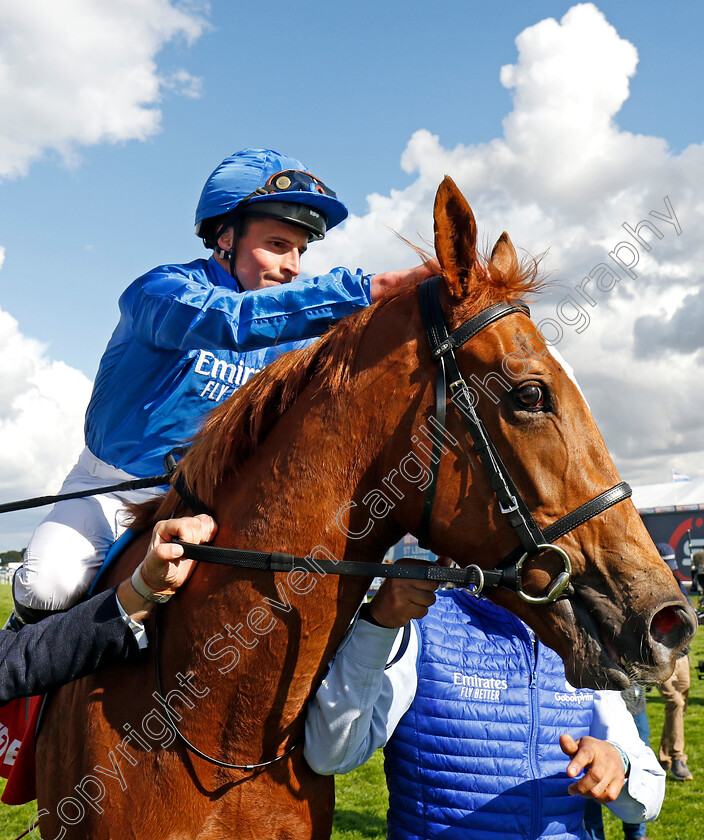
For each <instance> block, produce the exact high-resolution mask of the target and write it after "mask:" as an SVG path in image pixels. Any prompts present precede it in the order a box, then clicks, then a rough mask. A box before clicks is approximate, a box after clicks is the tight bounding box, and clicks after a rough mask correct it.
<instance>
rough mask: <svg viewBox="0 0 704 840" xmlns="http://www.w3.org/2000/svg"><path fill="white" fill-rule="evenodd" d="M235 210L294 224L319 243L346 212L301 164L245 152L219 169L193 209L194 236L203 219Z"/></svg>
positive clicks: (255, 151) (266, 152)
mask: <svg viewBox="0 0 704 840" xmlns="http://www.w3.org/2000/svg"><path fill="white" fill-rule="evenodd" d="M274 176H276V177H274ZM233 211H239V213H240V214H241V215H243V216H244V215H247V216H259V215H261V216H272V217H274V218H277V219H280V220H281V221H285V222H289V223H290V224H295V225H298V226H299V227H303V228H305V229H306V230H307V231H308V232H309V233H310V235H311V237H312V238H313V239H322V238H323V237H324V236H325V233H326V232H327V231H328V230H330V229H331V228H334V227H335V225H339V224H340V222H342V221H343V220H344V219H346V218H347V208H346V207H345V205H344V204H343V203H342V202H341V201H340V200H339V199H338V198H337V196H336V195H335V193H334V191H333V190H331V189H330V188H329V187H327V186H326V185H325V184H324V183H323V182H322V181H321V180H320V179H318V178H316V177H315V176H314V175H311V174H310V173H309V172H307V171H306V168H305V166H304V165H303V164H302V163H301V162H300V161H299V160H296V159H295V158H292V157H288V156H287V155H282V154H279V153H278V152H275V151H273V149H243V150H242V151H239V152H235V153H234V154H233V155H230V156H229V157H227V158H225V160H224V161H223V162H222V163H221V164H220V165H219V166H218V167H217V169H216V170H215V171H214V172H213V173H212V174H211V175H210V177H209V178H208V180H207V181H206V182H205V186H204V187H203V192H202V193H201V196H200V201H199V202H198V207H197V208H196V228H195V232H196V236H201V237H202V236H203V224H202V223H203V222H204V221H205V220H206V219H212V218H214V217H217V216H223V215H225V214H227V213H233ZM234 215H237V213H235V214H234Z"/></svg>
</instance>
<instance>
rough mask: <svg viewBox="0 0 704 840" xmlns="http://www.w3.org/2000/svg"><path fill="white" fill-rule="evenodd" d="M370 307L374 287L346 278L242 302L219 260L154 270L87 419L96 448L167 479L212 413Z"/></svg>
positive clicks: (126, 314)
mask: <svg viewBox="0 0 704 840" xmlns="http://www.w3.org/2000/svg"><path fill="white" fill-rule="evenodd" d="M370 302H371V296H370V283H369V277H365V276H363V275H362V272H361V271H357V272H355V273H352V272H350V271H348V270H347V269H346V268H335V269H333V270H332V271H331V272H330V273H329V274H326V275H324V276H322V277H316V278H313V279H312V280H295V281H293V282H292V283H288V284H286V285H283V286H278V287H275V288H268V289H263V290H260V291H255V292H239V291H238V289H237V288H236V284H235V282H234V280H233V279H232V277H230V275H229V273H228V272H227V271H225V270H224V269H223V268H222V267H221V266H220V265H219V264H218V263H217V261H216V260H215V259H214V258H213V257H211V258H210V259H209V260H195V261H194V262H191V263H188V264H186V265H164V266H160V267H158V268H155V269H153V270H152V271H150V272H148V273H147V274H145V275H144V276H142V277H140V278H138V279H137V280H135V281H134V283H132V285H130V286H129V287H128V288H127V289H126V290H125V292H124V293H123V295H122V296H121V298H120V316H121V317H120V321H119V323H118V325H117V327H116V329H115V332H114V333H113V335H112V338H111V339H110V342H109V343H108V346H107V348H106V350H105V353H104V354H103V358H102V359H101V362H100V367H99V369H98V374H97V376H96V379H95V384H94V386H93V394H92V396H91V400H90V404H89V406H88V411H87V413H86V422H85V435H86V443H87V445H88V448H89V449H90V450H91V451H92V452H93V454H94V455H96V456H97V457H98V458H100V459H101V460H103V461H105V462H106V463H108V464H111V465H112V466H114V467H118V468H119V469H122V470H125V471H126V472H128V473H130V474H132V475H135V476H139V477H145V476H151V475H155V474H156V475H158V474H160V473H161V472H162V471H163V459H164V455H165V454H166V453H167V452H169V451H170V450H171V449H173V448H174V447H176V446H179V445H182V444H184V443H186V442H187V441H188V440H189V439H190V438H191V437H192V436H193V435H194V434H195V432H196V431H197V430H198V427H199V424H200V421H201V419H202V417H203V414H204V413H205V412H206V411H207V410H208V409H210V408H213V407H214V406H215V405H217V404H218V403H220V402H221V401H222V400H224V399H226V398H227V397H229V396H230V395H231V394H233V393H234V392H235V391H236V390H237V389H238V388H239V387H240V386H241V385H243V384H244V383H245V382H246V381H247V380H248V379H249V378H250V377H251V376H252V375H253V374H254V373H256V372H257V371H259V370H261V369H262V368H264V367H266V365H268V364H270V363H271V362H272V361H273V360H274V359H275V358H277V357H278V356H279V355H280V354H282V353H284V352H286V351H288V350H292V349H295V348H297V347H303V346H305V344H307V343H308V342H309V341H310V340H311V339H313V338H315V337H316V336H319V335H321V334H322V333H323V332H325V330H326V329H327V328H328V326H330V324H332V323H333V322H335V321H337V320H339V319H340V318H343V317H345V316H346V315H350V314H351V313H353V312H355V311H357V310H359V309H361V308H363V307H365V306H367V305H368V304H369V303H370Z"/></svg>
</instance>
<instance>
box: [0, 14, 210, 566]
mask: <svg viewBox="0 0 704 840" xmlns="http://www.w3.org/2000/svg"><path fill="white" fill-rule="evenodd" d="M206 11H207V3H206V2H205V1H204V0H191V2H182V3H179V2H178V0H120V2H114V0H61V2H58V3H51V2H44V1H43V0H22V2H19V3H18V2H15V1H14V0H0V19H1V20H2V26H1V27H0V114H2V119H1V120H0V179H2V178H9V177H18V176H22V175H25V174H26V173H27V171H28V169H29V167H30V166H31V164H32V163H33V162H34V161H36V160H38V159H39V158H40V157H41V156H42V155H43V154H45V153H46V152H48V151H50V150H53V151H55V152H58V153H59V154H60V155H61V156H62V157H63V158H64V160H66V161H68V162H72V161H73V160H75V157H76V155H77V150H78V149H79V148H80V147H81V146H90V145H94V144H96V143H118V142H124V141H126V140H133V139H134V140H144V139H145V138H147V137H149V136H151V135H153V134H154V133H155V132H156V131H158V129H159V121H160V118H161V113H160V111H159V103H160V100H161V96H162V91H164V90H169V91H175V92H177V93H178V94H181V95H184V96H188V97H196V96H198V95H199V94H200V80H199V79H197V78H194V77H193V76H191V75H190V74H189V73H188V72H187V71H186V70H184V69H180V68H173V69H171V70H169V71H168V72H165V73H162V72H160V71H159V69H158V67H157V65H156V56H157V54H158V53H159V51H160V50H161V49H162V48H163V47H164V46H165V45H166V44H167V43H169V42H171V41H174V40H175V39H179V38H181V39H184V40H185V41H186V42H188V43H190V42H192V41H194V40H195V39H196V38H198V37H199V36H200V35H201V33H202V32H203V31H204V30H205V28H206V26H207V24H206V21H205V19H204V17H203V14H204V13H205V12H206ZM4 256H5V250H4V248H2V247H1V246H0V268H1V267H2V263H3V261H4ZM90 389H91V383H90V382H89V380H88V379H86V377H85V376H84V375H83V374H82V373H80V372H79V371H77V370H74V369H73V368H70V367H68V366H67V365H65V364H64V363H63V362H60V361H53V360H51V359H49V358H48V357H47V356H46V353H45V349H44V347H43V346H42V345H41V344H39V343H38V342H36V341H34V340H32V339H29V338H26V337H25V336H23V335H22V334H21V333H20V331H19V329H18V325H17V322H16V321H15V320H14V318H12V317H11V316H10V315H9V314H8V313H6V312H3V311H2V310H0V440H2V447H0V494H1V496H2V498H4V499H17V498H22V497H23V496H27V495H41V494H44V493H54V492H56V491H57V490H58V488H59V486H60V484H61V482H62V480H63V478H64V477H65V475H66V473H67V472H68V470H69V469H70V467H71V466H72V464H73V463H74V462H75V459H76V456H77V455H78V453H79V451H80V449H81V448H82V446H83V415H84V413H85V408H86V405H87V402H88V398H89V396H90ZM45 510H46V509H39V510H37V511H35V512H28V513H22V514H6V515H3V519H2V525H3V536H2V538H0V539H2V543H3V544H2V545H0V549H4V548H19V547H21V545H22V544H23V543H26V539H27V534H28V532H29V531H31V529H32V527H33V525H35V524H36V522H37V521H38V520H39V519H40V518H41V516H42V515H43V512H44V511H45Z"/></svg>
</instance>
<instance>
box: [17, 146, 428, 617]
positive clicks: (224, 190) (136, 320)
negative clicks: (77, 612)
mask: <svg viewBox="0 0 704 840" xmlns="http://www.w3.org/2000/svg"><path fill="white" fill-rule="evenodd" d="M346 217H347V208H346V207H345V205H344V204H343V203H342V202H341V201H340V200H339V199H338V198H337V196H336V194H335V192H334V190H332V189H331V188H330V187H328V186H327V185H326V184H325V183H324V182H323V181H322V180H321V179H320V178H317V177H316V176H314V175H311V174H310V173H309V172H308V171H306V167H305V166H304V164H303V163H301V162H300V161H299V160H296V159H295V158H292V157H288V156H287V155H282V154H280V153H279V152H275V151H273V150H272V149H244V150H242V151H239V152H235V153H234V154H233V155H230V156H229V157H228V158H226V159H225V160H224V161H222V163H220V165H219V166H218V167H217V168H216V169H215V171H214V172H213V173H212V174H211V175H210V177H209V178H208V180H207V181H206V183H205V186H204V187H203V191H202V193H201V197H200V200H199V202H198V206H197V209H196V216H195V221H196V228H195V232H196V235H197V236H198V237H199V238H200V239H201V240H202V242H203V244H204V245H205V247H206V248H207V249H208V250H210V251H211V252H212V254H211V256H210V258H209V259H207V260H204V259H202V260H194V261H193V262H190V263H187V264H186V265H172V264H168V265H162V266H159V267H158V268H154V269H152V270H151V271H149V272H147V273H146V274H144V275H143V276H142V277H139V278H138V279H137V280H135V281H134V282H133V283H132V284H131V285H130V286H129V287H128V288H127V289H126V290H125V292H124V293H123V294H122V296H121V297H120V321H119V323H118V325H117V327H116V329H115V331H114V333H113V335H112V337H111V339H110V341H109V343H108V346H107V348H106V350H105V353H104V354H103V357H102V359H101V361H100V366H99V369H98V373H97V376H96V379H95V384H94V386H93V393H92V396H91V399H90V403H89V405H88V410H87V412H86V420H85V437H86V447H85V449H84V450H83V452H82V453H81V455H80V457H79V459H78V463H77V464H76V466H75V467H74V468H73V469H72V471H71V472H70V474H69V475H68V477H67V478H66V480H65V482H64V484H63V487H62V488H61V492H62V493H71V492H75V491H81V490H88V489H97V488H100V487H103V486H106V485H111V484H119V483H122V482H127V481H130V480H132V479H134V478H149V477H152V476H158V475H160V474H162V473H163V472H164V457H165V456H166V455H167V454H168V453H170V452H171V451H172V450H174V449H176V448H178V447H182V446H183V445H184V444H185V443H187V442H188V441H189V440H190V439H191V438H192V437H193V435H194V434H195V433H196V432H197V430H198V428H199V425H200V422H201V420H202V418H203V416H204V414H205V413H206V412H207V411H208V409H210V408H213V407H214V406H216V405H217V404H218V403H220V402H222V401H223V400H225V399H227V398H228V397H229V396H231V395H232V394H233V393H234V392H235V391H236V390H237V389H239V388H240V387H242V385H244V384H245V383H246V382H247V381H248V380H249V379H250V378H251V377H252V376H253V375H254V374H255V373H257V372H258V371H260V370H262V368H264V367H266V365H268V364H269V363H271V362H272V361H274V360H275V359H276V358H278V357H279V356H280V355H281V354H282V353H284V352H286V351H289V350H293V349H295V348H299V347H303V346H305V345H306V344H308V343H310V341H311V340H313V339H314V338H316V337H318V336H320V335H321V334H322V333H323V332H325V330H326V329H327V328H328V327H329V326H330V325H331V324H332V323H334V322H336V321H338V320H340V319H341V318H344V317H345V316H347V315H350V314H352V313H353V312H356V311H358V310H360V309H362V308H364V307H366V306H368V305H369V304H371V303H373V302H374V301H376V300H378V299H379V298H380V297H381V296H382V295H384V294H385V293H386V292H387V291H389V290H391V289H394V288H397V287H399V286H402V285H405V284H407V283H411V282H413V281H415V280H420V279H424V278H425V277H428V276H430V275H431V274H433V273H437V272H438V271H439V265H438V264H437V262H436V261H434V260H432V261H429V262H428V263H425V264H423V265H420V266H416V267H415V268H412V269H407V270H400V271H387V272H383V273H381V274H364V273H363V272H362V271H361V270H360V269H358V270H357V271H354V272H353V271H350V270H349V269H346V268H333V269H332V270H331V271H330V272H329V273H328V274H325V275H322V276H320V277H314V278H312V279H310V280H298V279H297V278H298V275H299V274H300V272H301V259H302V257H303V255H304V253H305V252H306V250H307V248H308V244H309V243H310V242H314V241H317V240H321V239H323V237H324V236H325V234H326V233H327V231H329V230H331V229H332V228H334V227H335V226H336V225H338V224H340V222H342V221H343V220H344V219H345V218H346ZM151 235H155V233H154V232H153V231H152V232H151ZM155 492H161V491H155V490H153V489H149V490H145V489H141V490H128V491H121V492H116V493H110V494H101V495H98V496H92V497H90V498H81V499H72V500H67V501H62V502H59V503H57V504H56V505H55V506H54V508H53V509H52V511H51V512H50V513H49V514H48V516H47V517H46V518H45V519H44V521H43V522H42V523H41V524H40V525H39V527H38V528H37V530H36V531H35V532H34V534H33V536H32V538H31V539H30V541H29V545H28V546H27V550H26V552H25V557H24V563H23V565H22V567H21V568H20V569H19V570H18V571H17V573H16V574H15V578H14V581H13V595H14V600H15V611H14V614H13V616H12V618H11V621H10V626H11V627H17V626H19V625H20V624H21V623H23V622H24V623H27V622H34V621H38V620H40V619H41V618H43V617H44V616H46V615H47V614H49V613H51V612H52V611H56V610H63V609H66V608H67V607H68V606H70V605H71V604H73V603H75V602H76V601H77V600H78V599H79V598H80V597H81V596H82V595H83V594H84V593H85V592H86V591H87V590H88V587H89V586H90V583H91V581H92V580H93V578H94V576H95V573H96V571H97V569H98V568H99V567H100V565H101V563H102V560H103V558H104V557H105V555H106V553H107V551H108V549H109V548H110V546H111V545H112V544H113V542H115V540H117V538H118V537H119V536H120V535H121V534H122V532H123V531H124V529H125V527H126V522H125V516H124V513H125V509H126V507H127V505H128V504H135V503H138V502H140V501H143V500H145V499H147V498H149V497H150V496H151V495H153V493H155Z"/></svg>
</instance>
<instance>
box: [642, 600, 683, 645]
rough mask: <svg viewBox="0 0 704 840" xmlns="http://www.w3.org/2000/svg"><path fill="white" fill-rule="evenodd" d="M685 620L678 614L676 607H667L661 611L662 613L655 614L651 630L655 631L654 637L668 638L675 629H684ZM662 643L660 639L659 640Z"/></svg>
mask: <svg viewBox="0 0 704 840" xmlns="http://www.w3.org/2000/svg"><path fill="white" fill-rule="evenodd" d="M683 626H684V620H683V619H682V616H681V615H680V614H679V613H678V611H677V610H676V609H675V608H674V607H665V609H663V610H660V612H658V613H655V615H654V616H653V620H652V622H651V624H650V627H651V629H652V630H653V631H654V632H653V635H658V636H663V637H664V636H667V634H668V633H670V632H671V631H672V630H673V629H674V628H675V627H683ZM658 641H660V639H658Z"/></svg>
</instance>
